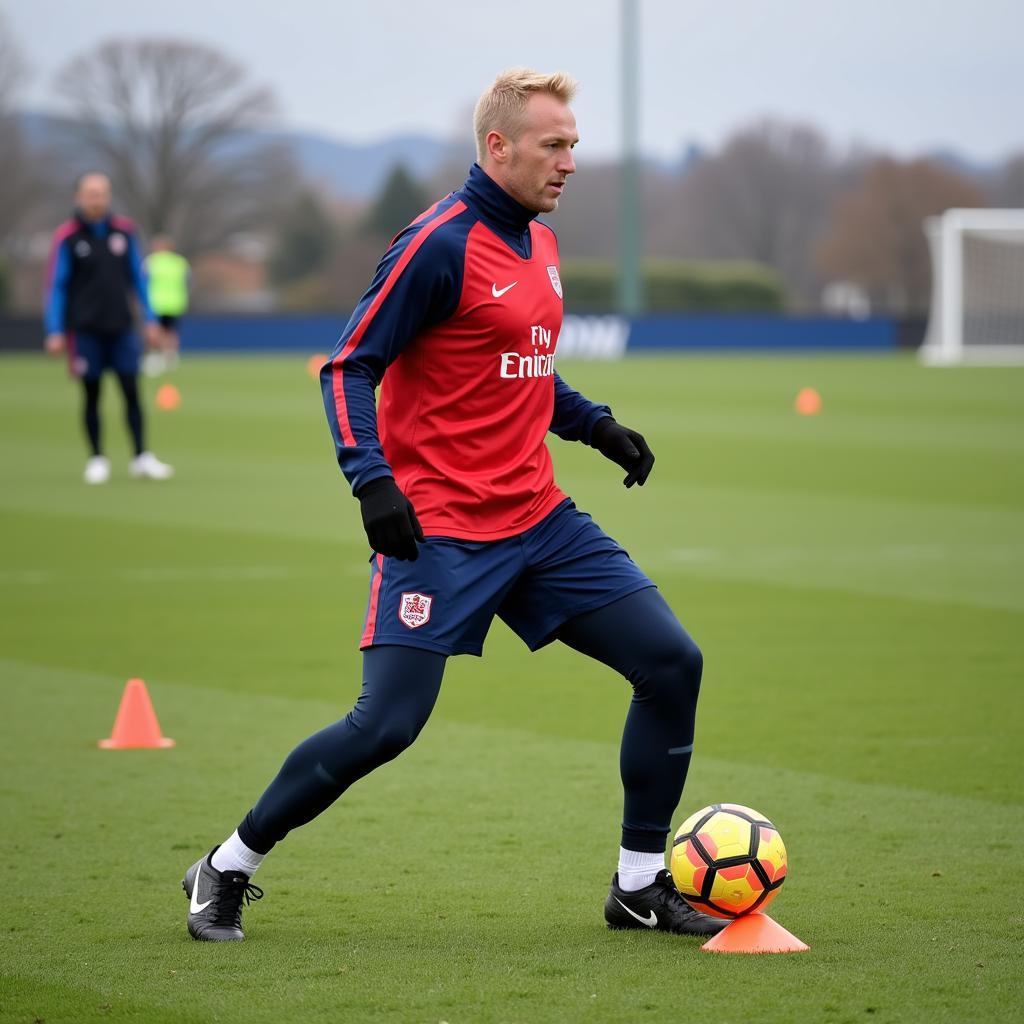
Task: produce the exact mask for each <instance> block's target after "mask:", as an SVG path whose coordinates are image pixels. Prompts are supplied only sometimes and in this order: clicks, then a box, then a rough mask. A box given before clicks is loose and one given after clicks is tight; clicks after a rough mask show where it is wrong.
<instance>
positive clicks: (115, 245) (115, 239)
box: [107, 231, 128, 256]
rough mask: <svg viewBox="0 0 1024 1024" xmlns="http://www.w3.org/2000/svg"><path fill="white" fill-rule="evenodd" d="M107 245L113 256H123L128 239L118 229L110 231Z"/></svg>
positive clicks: (126, 248) (126, 249)
mask: <svg viewBox="0 0 1024 1024" xmlns="http://www.w3.org/2000/svg"><path fill="white" fill-rule="evenodd" d="M107 245H108V246H109V248H110V251H111V252H112V253H113V254H114V255H115V256H123V255H124V254H125V253H126V252H127V251H128V239H127V238H125V237H124V235H122V234H121V232H120V231H112V232H111V233H110V237H109V238H108V239H107Z"/></svg>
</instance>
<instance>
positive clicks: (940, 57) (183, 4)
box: [0, 0, 1024, 160]
mask: <svg viewBox="0 0 1024 1024" xmlns="http://www.w3.org/2000/svg"><path fill="white" fill-rule="evenodd" d="M639 7H640V11H641V67H642V72H641V95H642V117H641V139H642V144H643V148H644V149H645V150H646V151H647V152H649V153H651V154H656V155H659V156H664V157H673V156H676V155H678V154H679V152H680V151H681V148H682V146H683V145H684V144H685V143H686V142H688V141H695V142H697V143H699V144H702V145H705V146H708V145H714V144H715V143H717V142H719V141H721V139H722V138H723V137H724V136H726V135H727V134H728V133H729V132H730V131H731V130H732V129H734V128H736V127H737V126H738V125H741V124H744V123H747V122H750V121H751V120H753V119H755V118H758V117H760V116H764V115H772V116H777V117H782V118H786V119H790V120H801V121H807V122H811V123H814V124H816V125H818V126H819V127H820V128H822V129H823V130H824V131H825V132H826V133H827V135H828V136H829V137H830V138H831V139H833V140H834V141H835V142H836V143H837V144H839V145H847V144H850V143H854V142H861V143H868V144H873V145H877V146H882V147H884V148H886V149H889V150H891V151H894V152H896V153H899V154H904V155H909V154H912V153H916V152H921V151H926V150H930V149H934V148H953V149H956V150H959V151H961V152H962V153H964V154H965V155H967V156H970V157H973V158H976V159H985V160H989V159H993V158H999V157H1002V156H1004V155H1006V154H1007V153H1008V152H1010V151H1012V150H1018V151H1019V150H1022V149H1024V113H1022V109H1021V108H1022V105H1024V103H1022V101H1024V57H1022V43H1024V0H973V2H963V0H844V2H842V3H828V2H827V0H773V2H771V3H769V2H768V0H678V2H670V0H639ZM0 11H3V12H4V13H5V14H6V15H7V20H8V23H9V26H10V28H11V29H12V30H13V32H14V34H15V36H16V38H17V40H18V42H19V44H20V45H21V48H22V50H23V51H24V54H25V56H26V57H27V59H28V62H29V65H30V67H31V70H32V78H31V79H30V81H29V83H28V85H27V87H26V89H25V91H24V95H23V100H24V105H26V106H30V107H33V108H36V109H45V108H49V107H52V105H53V104H52V99H51V96H50V85H51V83H52V79H53V75H54V73H55V71H56V70H57V68H58V67H60V65H61V64H62V63H63V62H64V61H66V60H67V59H68V58H69V57H70V56H72V55H73V54H75V53H78V52H81V51H83V50H86V49H88V48H90V47H91V46H93V45H94V44H95V43H97V42H99V41H100V40H101V39H105V38H109V37H110V36H156V35H159V36H175V37H178V38H192V39H196V40H202V41H204V42H207V43H210V44H213V45H215V46H218V47H220V48H221V49H223V50H224V51H226V52H227V53H228V54H230V55H231V56H233V57H234V58H235V59H237V60H239V61H241V62H243V63H244V64H245V65H246V66H247V67H248V68H249V69H250V70H251V72H252V74H253V76H254V77H255V78H257V79H259V80H261V81H262V82H264V83H266V84H268V85H270V86H271V87H272V89H273V90H274V92H275V94H276V95H277V97H278V100H279V102H280V108H281V120H282V123H283V125H284V126H288V127H294V128H303V129H313V130H316V131H319V132H322V133H324V134H327V135H331V136H334V137H338V138H343V139H349V140H353V141H370V140H375V139H379V138H381V137H384V136H387V135H392V134H396V133H399V132H410V131H411V132H418V133H428V134H438V135H445V136H449V137H450V136H452V135H454V134H455V133H456V131H459V130H463V131H465V133H466V136H467V138H468V135H469V127H468V124H467V123H466V122H467V120H468V116H469V111H470V110H471V108H472V104H473V102H474V100H475V98H476V96H477V95H478V94H479V92H480V91H481V90H482V89H483V88H484V87H485V86H486V85H487V84H488V83H489V81H490V80H491V79H492V78H493V77H494V74H495V73H496V72H497V71H498V70H500V69H502V68H504V67H507V66H510V65H513V64H526V65H530V66H534V67H537V68H539V69H541V70H555V69H557V68H564V69H565V70H567V71H570V72H571V73H573V74H574V75H575V76H576V77H577V78H578V79H579V80H580V83H581V87H582V88H581V92H580V95H579V97H578V99H577V102H576V104H575V109H576V116H577V120H578V123H579V128H580V134H581V144H580V156H586V155H594V156H607V155H609V154H611V153H612V152H614V150H615V148H616V147H617V145H618V140H619V135H620V133H619V124H620V122H619V113H618V110H619V107H618V98H617V97H618V91H617V90H618V78H619V75H618V62H619V56H618V55H619V43H618V39H619V30H618V23H619V0H589V2H587V0H558V2H550V0H546V2H538V0H504V2H501V3H496V2H490V0H480V2H477V3H472V2H470V3H464V4H453V3H449V4H443V3H436V2H431V3H423V2H421V3H414V2H411V0H378V2H376V3H374V2H367V0H359V2H345V0H334V2H331V0H319V2H317V0H274V2H273V3H268V4H261V3H254V2H253V0H173V2H172V3H156V4H148V3H143V2H139V0H92V2H90V3H88V4H85V3H69V2H68V0H0Z"/></svg>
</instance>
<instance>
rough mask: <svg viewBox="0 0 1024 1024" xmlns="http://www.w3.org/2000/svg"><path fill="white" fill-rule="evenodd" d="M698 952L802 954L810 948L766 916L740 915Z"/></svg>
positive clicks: (756, 912) (755, 913)
mask: <svg viewBox="0 0 1024 1024" xmlns="http://www.w3.org/2000/svg"><path fill="white" fill-rule="evenodd" d="M700 948H701V952H702V953H806V952H807V950H809V949H810V948H811V947H810V946H808V945H807V944H806V943H803V942H801V941H800V940H799V939H798V938H797V937H796V936H795V935H791V934H790V933H789V932H787V931H786V929H785V928H783V927H782V925H781V924H776V922H775V921H773V920H772V919H771V918H770V917H769V916H768V915H767V914H762V913H760V912H759V911H755V912H754V913H753V914H744V915H743V916H742V917H737V918H736V920H735V921H733V922H732V923H731V924H729V925H727V926H726V927H725V928H723V929H722V930H721V931H720V932H719V933H718V934H717V935H716V936H714V938H711V939H709V940H708V941H707V942H705V943H704V945H703V946H701V947H700Z"/></svg>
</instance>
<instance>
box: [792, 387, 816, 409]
mask: <svg viewBox="0 0 1024 1024" xmlns="http://www.w3.org/2000/svg"><path fill="white" fill-rule="evenodd" d="M793 408H794V409H796V411H797V412H798V413H800V415H801V416H817V415H818V413H819V412H821V395H819V394H818V392H817V391H815V390H814V388H801V389H800V391H799V392H798V394H797V396H796V401H795V402H794V403H793Z"/></svg>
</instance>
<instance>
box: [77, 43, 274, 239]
mask: <svg viewBox="0 0 1024 1024" xmlns="http://www.w3.org/2000/svg"><path fill="white" fill-rule="evenodd" d="M57 91H58V93H59V94H60V95H61V96H62V97H63V98H64V99H65V101H66V102H67V104H68V107H69V108H70V111H71V112H72V114H73V116H74V117H75V118H76V120H77V122H78V132H79V134H80V136H81V140H82V141H83V142H84V143H85V144H86V146H87V150H88V155H89V157H90V158H91V160H92V161H93V163H94V165H95V166H96V167H97V169H101V170H109V173H110V177H111V179H112V181H113V184H114V188H115V194H116V197H117V201H118V203H119V205H120V206H121V207H122V208H124V209H125V210H126V211H127V212H129V213H131V214H132V215H133V216H134V217H135V218H136V219H137V220H138V221H139V224H140V226H141V227H142V229H143V231H144V232H145V233H147V234H155V233H164V232H166V233H169V234H171V235H172V236H173V237H174V238H175V239H176V240H177V245H178V247H179V248H180V249H181V250H183V251H184V252H186V253H190V254H195V253H196V252H198V251H201V250H203V249H208V248H212V247H215V246H217V245H218V244H220V243H221V242H222V241H223V240H224V239H225V238H226V237H228V236H229V235H231V234H232V233H234V232H236V231H239V230H242V229H243V228H244V229H252V228H255V227H259V226H260V225H261V224H264V223H266V222H267V221H268V220H269V219H270V218H271V217H272V216H273V213H274V210H275V208H276V206H277V205H278V204H279V202H280V199H281V197H282V193H283V192H284V191H286V185H287V182H288V180H289V166H288V162H287V160H286V158H285V156H284V154H283V153H282V152H281V151H278V150H275V149H274V148H273V147H271V146H269V145H266V144H264V143H261V142H260V141H259V138H258V136H257V135H255V134H253V130H254V129H257V128H259V127H261V126H262V125H264V124H265V123H266V121H267V119H268V118H269V116H270V114H271V113H272V111H273V109H274V102H273V98H272V96H271V94H270V93H269V91H268V90H267V89H265V88H263V87H260V86H257V85H254V84H252V83H251V82H250V81H249V79H248V76H247V74H246V72H245V71H244V70H243V69H242V68H241V67H240V66H239V65H238V64H236V63H235V62H234V61H232V60H230V59H229V58H228V57H226V56H225V55H224V54H222V53H220V52H219V51H217V50H215V49H213V48H211V47H208V46H205V45H202V44H199V43H191V42H179V41H173V40H162V39H150V40H136V41H120V40H112V41H108V42H105V43H102V44H101V45H100V46H98V47H97V48H96V49H95V50H93V51H91V52H89V53H87V54H84V55H82V56H79V57H77V58H75V59H73V60H72V61H71V62H70V63H69V64H68V65H67V66H66V67H65V68H64V69H63V70H62V71H61V73H60V74H59V76H58V79H57Z"/></svg>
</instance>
